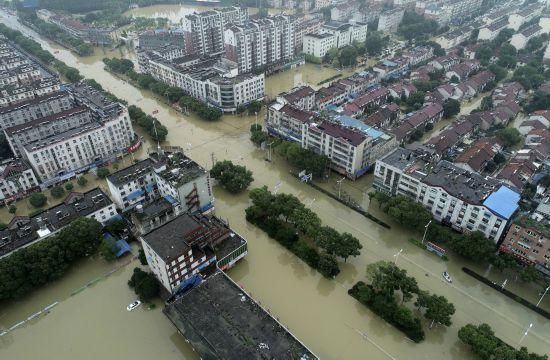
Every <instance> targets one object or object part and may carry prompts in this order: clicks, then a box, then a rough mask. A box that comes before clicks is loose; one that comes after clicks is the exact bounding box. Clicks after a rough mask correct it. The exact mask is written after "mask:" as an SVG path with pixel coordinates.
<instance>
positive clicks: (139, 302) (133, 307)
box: [126, 300, 141, 311]
mask: <svg viewBox="0 0 550 360" xmlns="http://www.w3.org/2000/svg"><path fill="white" fill-rule="evenodd" d="M140 305H141V301H139V300H136V301H134V302H133V303H131V304H130V305H128V306H126V310H128V311H132V310H134V309H136V308H137V307H138V306H140Z"/></svg>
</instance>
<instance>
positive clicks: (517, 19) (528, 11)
mask: <svg viewBox="0 0 550 360" xmlns="http://www.w3.org/2000/svg"><path fill="white" fill-rule="evenodd" d="M543 10H544V5H543V4H541V3H533V4H530V5H528V6H526V7H524V8H522V9H519V10H518V11H517V12H515V13H513V14H510V16H509V17H508V22H509V25H508V27H509V28H510V29H514V30H515V31H518V30H519V28H520V27H521V25H523V24H524V23H526V22H529V21H531V20H532V19H534V18H535V17H537V16H539V15H540V14H542V11H543Z"/></svg>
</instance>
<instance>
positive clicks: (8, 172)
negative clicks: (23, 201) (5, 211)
mask: <svg viewBox="0 0 550 360" xmlns="http://www.w3.org/2000/svg"><path fill="white" fill-rule="evenodd" d="M37 188H38V180H37V179H36V176H34V172H33V171H32V169H31V168H30V167H29V165H28V164H27V163H25V162H24V161H22V160H10V161H9V162H7V163H4V164H2V165H0V201H1V202H11V201H14V200H17V199H19V198H22V197H24V196H25V195H27V194H28V193H30V192H31V191H33V190H36V189H37Z"/></svg>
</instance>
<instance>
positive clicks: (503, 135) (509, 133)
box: [496, 127, 521, 147]
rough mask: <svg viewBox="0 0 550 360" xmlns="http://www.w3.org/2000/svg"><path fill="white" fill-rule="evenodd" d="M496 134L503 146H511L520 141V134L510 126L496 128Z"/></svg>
mask: <svg viewBox="0 0 550 360" xmlns="http://www.w3.org/2000/svg"><path fill="white" fill-rule="evenodd" d="M496 136H497V138H498V139H499V140H500V141H502V143H503V145H504V146H505V147H512V146H514V145H516V144H519V143H520V142H521V134H520V133H519V131H518V130H517V129H516V128H512V127H508V128H504V129H500V130H498V131H497V133H496Z"/></svg>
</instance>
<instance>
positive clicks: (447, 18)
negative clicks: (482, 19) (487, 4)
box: [424, 0, 483, 25]
mask: <svg viewBox="0 0 550 360" xmlns="http://www.w3.org/2000/svg"><path fill="white" fill-rule="evenodd" d="M482 2H483V1H482V0H444V1H443V2H441V3H432V4H429V5H427V6H426V7H425V9H424V16H425V17H426V18H428V19H432V20H435V21H437V23H438V24H439V25H446V24H449V23H452V24H455V25H457V24H461V23H463V22H464V21H465V20H466V19H468V18H469V17H472V15H474V14H475V13H476V12H478V11H479V10H480V9H481V4H482Z"/></svg>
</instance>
